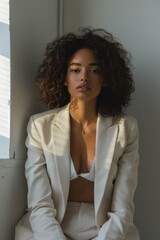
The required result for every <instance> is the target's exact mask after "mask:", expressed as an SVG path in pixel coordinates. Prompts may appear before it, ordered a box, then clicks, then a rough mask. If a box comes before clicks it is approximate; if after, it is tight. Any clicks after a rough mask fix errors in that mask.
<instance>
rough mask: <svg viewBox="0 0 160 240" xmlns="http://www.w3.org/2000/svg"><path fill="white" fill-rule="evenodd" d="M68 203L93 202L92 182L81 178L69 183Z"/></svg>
mask: <svg viewBox="0 0 160 240" xmlns="http://www.w3.org/2000/svg"><path fill="white" fill-rule="evenodd" d="M68 201H69V202H87V203H93V202H94V182H92V181H89V180H87V179H85V178H83V177H78V178H76V179H74V180H71V181H70V190H69V196H68Z"/></svg>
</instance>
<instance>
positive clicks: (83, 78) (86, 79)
mask: <svg viewBox="0 0 160 240" xmlns="http://www.w3.org/2000/svg"><path fill="white" fill-rule="evenodd" d="M87 81H88V77H87V73H86V72H83V73H82V76H81V82H87Z"/></svg>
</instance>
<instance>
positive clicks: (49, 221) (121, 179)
mask: <svg viewBox="0 0 160 240" xmlns="http://www.w3.org/2000/svg"><path fill="white" fill-rule="evenodd" d="M26 145H27V147H28V159H27V162H26V178H27V183H28V209H29V213H28V214H27V216H25V217H24V218H23V223H24V222H25V224H26V222H27V221H28V219H27V220H26V218H27V217H30V222H31V225H32V229H33V232H34V239H36V240H54V239H55V240H58V239H61V240H62V239H65V238H64V237H63V233H62V232H61V228H60V226H59V224H60V223H61V221H62V219H63V217H64V214H65V209H66V204H67V199H68V193H69V184H70V118H69V107H68V105H67V106H65V107H63V108H59V109H54V110H51V111H47V112H44V113H41V114H36V115H34V116H32V117H31V118H30V121H29V124H28V138H27V141H26ZM96 158H97V161H96V162H95V180H94V206H95V216H96V225H97V227H98V228H99V229H100V230H99V235H98V237H97V239H98V240H139V235H138V231H137V229H136V228H135V226H134V224H133V213H134V204H133V197H134V192H135V189H136V185H137V168H138V162H139V157H138V127H137V122H136V120H135V119H134V118H132V117H129V116H123V117H122V118H121V119H120V120H118V121H117V122H116V123H113V121H112V118H111V117H106V118H105V117H103V116H102V115H101V114H99V115H98V121H97V133H96ZM23 223H22V221H21V222H20V223H19V225H18V226H17V228H16V240H18V239H20V238H18V232H19V226H20V225H23ZM23 227H24V226H23ZM28 227H29V225H28ZM22 229H23V228H22ZM22 229H21V232H23V231H25V230H24V229H25V227H24V229H23V230H22ZM28 234H32V232H30V233H29V232H28ZM24 235H25V233H24ZM25 239H28V238H24V240H25ZM29 239H30V238H29ZM31 239H32V238H31Z"/></svg>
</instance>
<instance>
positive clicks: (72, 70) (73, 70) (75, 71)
mask: <svg viewBox="0 0 160 240" xmlns="http://www.w3.org/2000/svg"><path fill="white" fill-rule="evenodd" d="M70 71H71V72H74V73H79V72H80V69H71V70H70Z"/></svg>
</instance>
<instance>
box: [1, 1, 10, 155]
mask: <svg viewBox="0 0 160 240" xmlns="http://www.w3.org/2000/svg"><path fill="white" fill-rule="evenodd" d="M9 35H10V34H9V0H1V1H0V158H9V148H10V36H9Z"/></svg>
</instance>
